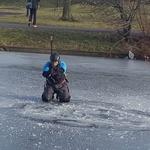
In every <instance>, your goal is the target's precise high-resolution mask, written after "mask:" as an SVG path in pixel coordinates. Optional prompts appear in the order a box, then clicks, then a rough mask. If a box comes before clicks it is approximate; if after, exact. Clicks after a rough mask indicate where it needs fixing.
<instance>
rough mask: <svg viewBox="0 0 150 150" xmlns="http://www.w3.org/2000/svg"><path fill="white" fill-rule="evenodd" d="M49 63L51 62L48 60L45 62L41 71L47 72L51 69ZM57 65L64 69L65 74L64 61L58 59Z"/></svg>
mask: <svg viewBox="0 0 150 150" xmlns="http://www.w3.org/2000/svg"><path fill="white" fill-rule="evenodd" d="M50 64H51V62H50V61H48V62H46V63H45V65H44V67H43V72H48V71H50V70H51V67H50V66H51V65H50ZM58 67H59V68H62V69H64V74H66V71H67V65H66V63H65V62H64V61H60V62H59V65H58Z"/></svg>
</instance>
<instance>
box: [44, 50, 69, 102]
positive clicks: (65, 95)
mask: <svg viewBox="0 0 150 150" xmlns="http://www.w3.org/2000/svg"><path fill="white" fill-rule="evenodd" d="M66 71H67V65H66V63H65V62H64V61H60V56H59V54H58V53H57V52H54V53H52V54H51V55H50V61H48V62H46V64H45V65H44V67H43V73H42V75H43V76H44V77H45V78H46V85H45V87H44V92H43V94H42V100H43V101H46V102H48V101H51V100H52V99H53V98H54V94H55V93H56V94H57V98H58V99H59V101H60V102H70V98H71V96H70V93H69V88H68V85H67V79H66V76H65V74H66Z"/></svg>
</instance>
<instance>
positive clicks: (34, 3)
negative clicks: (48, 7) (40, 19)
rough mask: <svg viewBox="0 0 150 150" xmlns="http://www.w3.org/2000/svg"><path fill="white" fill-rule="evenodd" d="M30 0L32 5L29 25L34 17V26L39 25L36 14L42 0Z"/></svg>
mask: <svg viewBox="0 0 150 150" xmlns="http://www.w3.org/2000/svg"><path fill="white" fill-rule="evenodd" d="M29 2H31V6H30V16H29V23H28V26H30V25H31V23H32V19H33V27H35V28H36V27H37V25H36V16H37V9H38V5H39V4H38V3H39V2H40V0H29Z"/></svg>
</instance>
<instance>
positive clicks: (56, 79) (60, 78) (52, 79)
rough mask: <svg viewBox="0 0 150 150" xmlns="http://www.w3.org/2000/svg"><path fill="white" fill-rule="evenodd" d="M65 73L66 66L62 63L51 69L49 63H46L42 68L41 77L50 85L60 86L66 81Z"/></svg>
mask: <svg viewBox="0 0 150 150" xmlns="http://www.w3.org/2000/svg"><path fill="white" fill-rule="evenodd" d="M66 71H67V65H66V63H65V62H64V61H60V62H59V64H58V66H56V67H51V62H50V61H48V62H46V64H45V65H44V67H43V73H42V75H43V76H44V77H45V78H47V79H48V81H49V83H50V84H60V83H62V82H64V81H65V80H66V77H65V74H66Z"/></svg>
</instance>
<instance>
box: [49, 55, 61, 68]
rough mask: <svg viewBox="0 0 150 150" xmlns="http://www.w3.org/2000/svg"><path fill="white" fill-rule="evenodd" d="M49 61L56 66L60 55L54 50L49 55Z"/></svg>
mask: <svg viewBox="0 0 150 150" xmlns="http://www.w3.org/2000/svg"><path fill="white" fill-rule="evenodd" d="M50 61H51V63H53V65H54V66H57V65H58V64H59V61H60V56H59V54H58V53H56V52H53V53H52V54H51V55H50Z"/></svg>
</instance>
